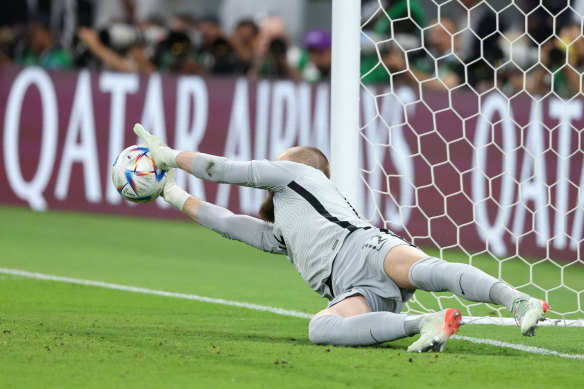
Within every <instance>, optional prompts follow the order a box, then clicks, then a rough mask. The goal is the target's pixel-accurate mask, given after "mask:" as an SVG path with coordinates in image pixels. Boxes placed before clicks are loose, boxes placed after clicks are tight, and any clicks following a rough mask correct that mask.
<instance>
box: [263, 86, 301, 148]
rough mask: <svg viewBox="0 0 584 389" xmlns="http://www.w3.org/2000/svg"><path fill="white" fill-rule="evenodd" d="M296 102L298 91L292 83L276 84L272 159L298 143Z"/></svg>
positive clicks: (273, 110)
mask: <svg viewBox="0 0 584 389" xmlns="http://www.w3.org/2000/svg"><path fill="white" fill-rule="evenodd" d="M296 102H297V97H296V89H295V86H294V83H293V82H292V81H276V82H275V83H274V91H273V98H272V126H271V127H272V131H271V136H270V159H274V158H276V156H277V155H278V154H279V153H281V152H282V151H284V150H286V149H288V148H290V147H292V146H294V144H295V142H296V135H297V133H298V125H297V123H296V120H297V116H298V111H297V108H296ZM284 120H285V121H284Z"/></svg>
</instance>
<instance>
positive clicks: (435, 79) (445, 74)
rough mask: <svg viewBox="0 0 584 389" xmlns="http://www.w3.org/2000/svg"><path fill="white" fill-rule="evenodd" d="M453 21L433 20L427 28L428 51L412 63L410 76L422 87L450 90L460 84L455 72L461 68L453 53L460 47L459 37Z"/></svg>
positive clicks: (444, 19) (445, 19)
mask: <svg viewBox="0 0 584 389" xmlns="http://www.w3.org/2000/svg"><path fill="white" fill-rule="evenodd" d="M456 32H457V27H456V23H455V22H454V20H452V19H450V18H445V17H442V18H440V20H436V19H435V20H433V21H432V22H431V24H430V27H429V28H428V40H427V42H428V47H427V49H428V51H429V54H430V55H425V56H423V57H421V58H419V59H418V60H416V61H414V66H413V69H412V72H411V73H412V74H413V75H414V76H415V77H416V79H417V80H419V81H422V82H424V86H426V87H429V88H432V89H444V88H447V89H452V88H454V87H456V86H458V85H459V84H460V77H459V75H458V74H457V71H461V69H462V68H463V65H462V63H461V62H460V61H459V60H458V58H457V56H456V55H455V53H457V52H458V50H459V47H460V42H459V38H460V35H457V34H456Z"/></svg>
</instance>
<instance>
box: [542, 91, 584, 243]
mask: <svg viewBox="0 0 584 389" xmlns="http://www.w3.org/2000/svg"><path fill="white" fill-rule="evenodd" d="M549 110H550V117H552V118H555V119H558V120H559V130H558V132H559V133H558V165H557V169H556V180H557V184H556V201H555V213H556V214H555V218H554V236H555V239H554V240H553V245H554V247H555V248H557V249H564V248H566V245H567V244H568V236H567V232H568V227H567V225H566V213H567V211H568V196H569V180H570V144H571V136H572V121H573V120H578V119H580V118H581V117H582V101H580V100H572V101H568V102H564V101H561V100H559V99H553V100H552V101H551V102H550V107H549Z"/></svg>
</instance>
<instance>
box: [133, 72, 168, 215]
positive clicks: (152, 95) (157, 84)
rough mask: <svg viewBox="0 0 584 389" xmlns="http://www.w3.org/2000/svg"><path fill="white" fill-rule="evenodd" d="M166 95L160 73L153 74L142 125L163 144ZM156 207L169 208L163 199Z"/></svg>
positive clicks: (149, 81)
mask: <svg viewBox="0 0 584 389" xmlns="http://www.w3.org/2000/svg"><path fill="white" fill-rule="evenodd" d="M163 98H164V95H163V93H162V78H161V77H160V73H153V74H152V75H151V76H150V78H149V79H148V88H147V89H146V99H145V100H144V110H143V111H142V119H141V120H140V123H141V124H142V125H143V126H144V128H146V129H147V130H148V131H150V133H152V134H154V135H156V136H157V137H159V138H160V139H162V141H163V142H165V143H167V140H166V120H165V115H164V102H163V101H164V100H163ZM140 143H143V142H142V140H141V139H137V140H136V144H140ZM156 205H157V206H158V207H159V208H168V207H170V204H168V203H167V202H166V201H164V199H163V198H162V197H158V198H157V199H156Z"/></svg>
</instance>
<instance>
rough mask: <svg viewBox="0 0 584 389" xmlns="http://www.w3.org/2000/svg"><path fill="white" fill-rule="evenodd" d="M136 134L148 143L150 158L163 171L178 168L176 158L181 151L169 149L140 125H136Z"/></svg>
mask: <svg viewBox="0 0 584 389" xmlns="http://www.w3.org/2000/svg"><path fill="white" fill-rule="evenodd" d="M134 132H135V133H136V135H138V136H139V137H140V138H142V140H143V141H144V142H145V143H146V146H147V147H148V149H149V150H150V156H151V157H152V159H153V160H154V162H155V163H156V166H158V167H159V168H160V169H162V170H169V169H172V168H175V167H177V165H176V156H177V155H178V154H180V151H179V150H173V149H171V148H170V147H168V146H167V145H166V144H165V143H164V142H163V141H162V140H160V138H158V137H156V136H154V135H152V134H150V133H149V132H148V131H146V130H145V129H144V127H142V125H141V124H140V123H136V124H135V125H134Z"/></svg>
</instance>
